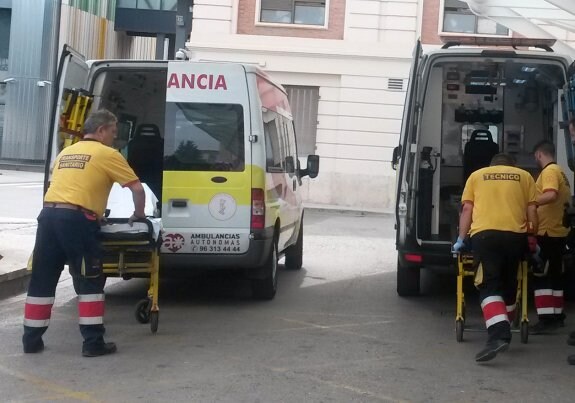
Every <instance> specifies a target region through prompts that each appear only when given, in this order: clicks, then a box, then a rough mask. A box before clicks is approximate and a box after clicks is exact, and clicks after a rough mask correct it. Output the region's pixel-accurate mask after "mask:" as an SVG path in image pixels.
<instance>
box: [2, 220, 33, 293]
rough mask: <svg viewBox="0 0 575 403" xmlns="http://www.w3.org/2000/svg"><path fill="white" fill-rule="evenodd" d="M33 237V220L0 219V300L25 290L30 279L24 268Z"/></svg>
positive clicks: (29, 253) (30, 251) (31, 247)
mask: <svg viewBox="0 0 575 403" xmlns="http://www.w3.org/2000/svg"><path fill="white" fill-rule="evenodd" d="M35 236H36V222H35V220H34V221H32V220H21V219H20V220H18V219H13V220H6V219H4V218H0V254H1V255H2V260H0V298H4V297H7V296H9V295H13V294H17V293H19V292H22V291H24V290H25V289H26V286H27V284H28V280H29V277H30V272H29V271H28V270H26V266H27V263H28V259H29V257H30V255H31V253H32V249H33V248H34V239H35Z"/></svg>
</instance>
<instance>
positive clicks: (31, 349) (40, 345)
mask: <svg viewBox="0 0 575 403" xmlns="http://www.w3.org/2000/svg"><path fill="white" fill-rule="evenodd" d="M42 351H44V342H43V341H42V339H40V341H39V342H37V343H35V344H31V345H26V344H24V353H26V354H35V353H41V352H42Z"/></svg>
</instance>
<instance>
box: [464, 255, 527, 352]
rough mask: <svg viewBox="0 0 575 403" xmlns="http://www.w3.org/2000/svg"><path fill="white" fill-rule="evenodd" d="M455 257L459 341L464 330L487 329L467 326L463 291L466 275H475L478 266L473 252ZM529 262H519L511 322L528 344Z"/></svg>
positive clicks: (513, 329) (522, 339)
mask: <svg viewBox="0 0 575 403" xmlns="http://www.w3.org/2000/svg"><path fill="white" fill-rule="evenodd" d="M454 257H456V259H457V308H456V314H455V336H456V340H457V341H458V342H462V341H463V332H464V331H466V330H467V331H471V332H473V331H482V332H483V331H485V330H484V329H481V330H480V329H476V328H471V327H465V294H464V292H463V279H464V277H475V273H476V268H475V264H474V259H473V254H472V253H464V252H462V253H456V254H454ZM527 287H528V264H527V260H525V259H524V260H521V262H519V268H518V270H517V295H516V297H515V304H516V305H515V306H516V308H515V312H516V314H515V317H514V318H513V322H512V323H511V325H512V326H511V327H512V332H516V331H517V330H515V329H517V328H519V332H520V333H521V343H523V344H526V343H527V342H528V340H529V318H528V288H527ZM518 305H519V306H520V308H521V312H520V315H518V309H517V306H518Z"/></svg>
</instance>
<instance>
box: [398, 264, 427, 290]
mask: <svg viewBox="0 0 575 403" xmlns="http://www.w3.org/2000/svg"><path fill="white" fill-rule="evenodd" d="M420 272H421V268H419V267H406V266H403V265H402V264H401V263H400V261H399V259H398V260H397V294H398V295H399V296H400V297H414V296H417V295H419V277H420Z"/></svg>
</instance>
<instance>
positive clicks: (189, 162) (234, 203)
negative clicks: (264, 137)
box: [162, 61, 252, 255]
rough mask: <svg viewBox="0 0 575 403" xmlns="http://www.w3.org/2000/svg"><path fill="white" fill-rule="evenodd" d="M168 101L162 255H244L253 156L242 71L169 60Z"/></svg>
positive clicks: (239, 67)
mask: <svg viewBox="0 0 575 403" xmlns="http://www.w3.org/2000/svg"><path fill="white" fill-rule="evenodd" d="M166 97H167V98H166V101H167V102H166V130H165V141H164V174H163V186H162V191H163V193H162V223H163V226H164V230H165V234H164V236H163V239H164V242H163V245H162V253H167V254H173V253H181V254H186V253H187V254H218V255H230V254H242V253H246V252H247V250H248V247H249V244H250V241H249V236H250V222H251V192H252V189H251V187H252V183H251V172H252V150H251V143H250V133H251V121H250V103H249V96H248V83H247V76H246V71H245V68H244V67H243V66H242V65H238V64H227V63H201V62H189V61H170V62H168V78H167V91H166Z"/></svg>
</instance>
